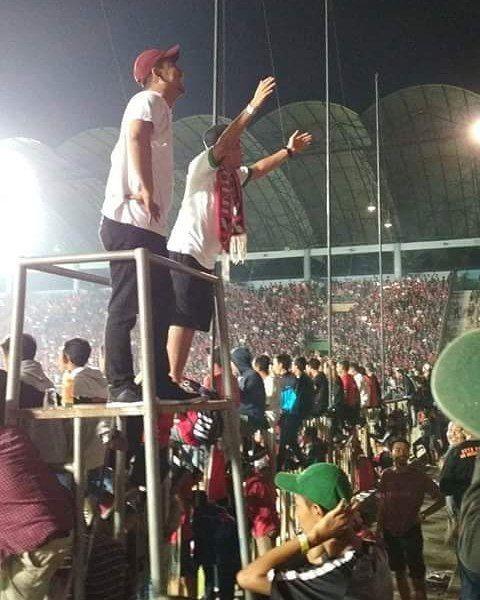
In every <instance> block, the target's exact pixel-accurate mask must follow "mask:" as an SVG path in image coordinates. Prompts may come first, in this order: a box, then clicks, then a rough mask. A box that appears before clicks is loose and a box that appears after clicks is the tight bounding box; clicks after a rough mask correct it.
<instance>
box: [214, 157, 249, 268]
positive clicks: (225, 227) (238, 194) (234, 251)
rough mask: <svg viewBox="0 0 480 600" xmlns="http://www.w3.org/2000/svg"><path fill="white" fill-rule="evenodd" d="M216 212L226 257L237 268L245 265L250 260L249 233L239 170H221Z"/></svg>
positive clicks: (216, 183) (218, 229)
mask: <svg viewBox="0 0 480 600" xmlns="http://www.w3.org/2000/svg"><path fill="white" fill-rule="evenodd" d="M214 209H215V219H216V231H217V237H218V241H219V242H220V245H221V247H222V253H223V256H225V255H226V256H227V257H228V258H229V259H230V260H231V261H232V263H233V264H234V265H237V264H239V263H243V262H244V261H245V259H246V257H247V230H246V225H245V212H244V208H243V193H242V186H241V185H240V179H239V178H238V173H237V171H236V170H234V169H225V168H224V167H219V168H218V169H217V174H216V179H215V187H214Z"/></svg>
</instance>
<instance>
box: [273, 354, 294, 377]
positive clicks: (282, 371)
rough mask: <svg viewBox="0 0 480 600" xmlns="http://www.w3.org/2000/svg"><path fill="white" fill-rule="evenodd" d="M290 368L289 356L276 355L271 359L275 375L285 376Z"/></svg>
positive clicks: (290, 358) (290, 360)
mask: <svg viewBox="0 0 480 600" xmlns="http://www.w3.org/2000/svg"><path fill="white" fill-rule="evenodd" d="M291 368H292V357H291V356H290V355H289V354H277V356H275V357H274V358H273V372H274V373H275V375H280V376H281V375H287V374H288V373H290V369H291Z"/></svg>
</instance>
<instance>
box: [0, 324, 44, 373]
mask: <svg viewBox="0 0 480 600" xmlns="http://www.w3.org/2000/svg"><path fill="white" fill-rule="evenodd" d="M0 346H1V348H2V353H3V358H4V362H5V369H6V370H7V369H8V357H9V355H10V336H7V337H6V338H4V339H3V341H2V343H1V344H0ZM36 354H37V342H36V341H35V338H34V337H33V336H32V335H30V334H29V333H24V334H22V356H21V360H35V355H36Z"/></svg>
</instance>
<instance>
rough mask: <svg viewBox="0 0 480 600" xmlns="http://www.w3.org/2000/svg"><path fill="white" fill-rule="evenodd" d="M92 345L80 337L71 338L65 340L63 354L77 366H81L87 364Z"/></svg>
mask: <svg viewBox="0 0 480 600" xmlns="http://www.w3.org/2000/svg"><path fill="white" fill-rule="evenodd" d="M91 352H92V347H91V346H90V344H89V343H88V342H87V340H84V339H82V338H73V339H71V340H68V341H66V342H65V344H64V346H63V354H64V355H65V356H66V357H67V358H68V359H69V360H70V361H71V362H72V363H73V364H74V365H76V366H77V367H83V366H84V365H86V364H87V362H88V359H89V358H90V354H91Z"/></svg>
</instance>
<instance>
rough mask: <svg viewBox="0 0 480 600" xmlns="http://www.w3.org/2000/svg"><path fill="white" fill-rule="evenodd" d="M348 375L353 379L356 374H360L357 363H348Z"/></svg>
mask: <svg viewBox="0 0 480 600" xmlns="http://www.w3.org/2000/svg"><path fill="white" fill-rule="evenodd" d="M348 373H349V374H350V375H352V376H353V377H355V375H357V373H360V366H359V365H358V364H357V363H354V362H352V363H350V366H349V368H348Z"/></svg>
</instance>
